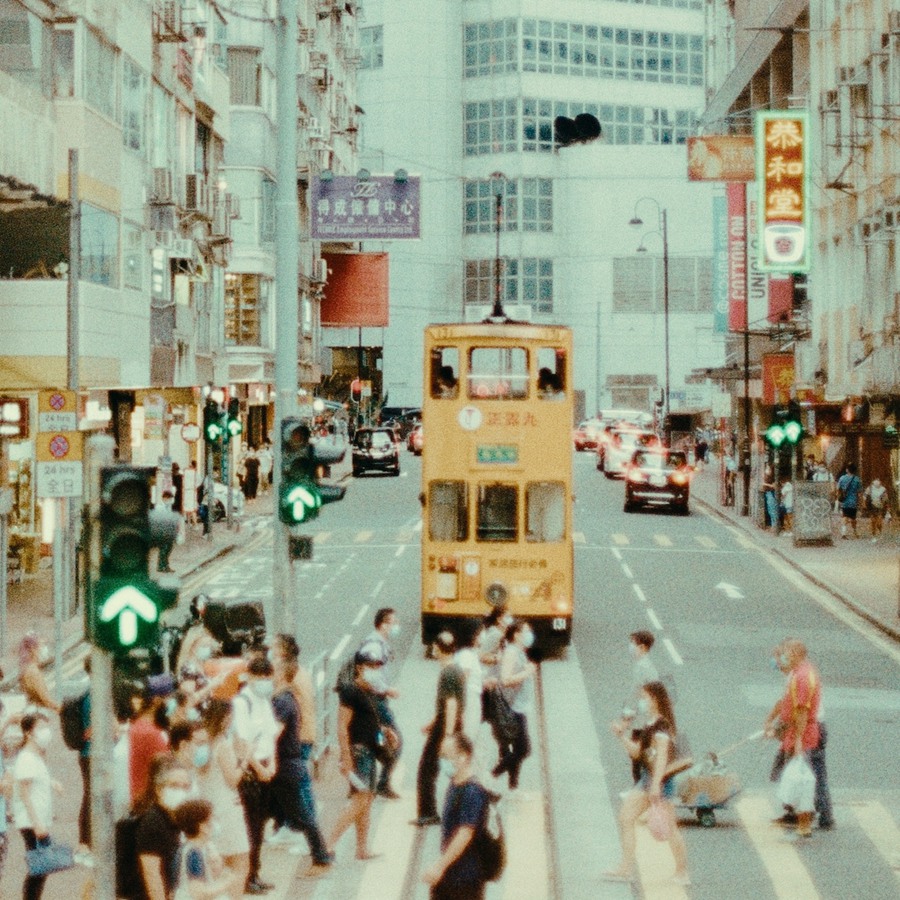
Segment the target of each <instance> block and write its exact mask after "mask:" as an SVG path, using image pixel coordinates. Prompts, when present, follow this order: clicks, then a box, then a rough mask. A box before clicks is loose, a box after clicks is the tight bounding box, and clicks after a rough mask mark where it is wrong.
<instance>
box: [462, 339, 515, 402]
mask: <svg viewBox="0 0 900 900" xmlns="http://www.w3.org/2000/svg"><path fill="white" fill-rule="evenodd" d="M467 380H468V386H469V387H468V394H469V397H470V398H472V399H473V400H523V399H524V398H525V397H527V396H528V353H527V352H526V350H525V348H524V347H473V348H472V349H471V350H470V351H469V371H468V375H467Z"/></svg>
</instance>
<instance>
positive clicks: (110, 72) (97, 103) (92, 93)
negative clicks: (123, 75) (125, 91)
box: [84, 29, 118, 119]
mask: <svg viewBox="0 0 900 900" xmlns="http://www.w3.org/2000/svg"><path fill="white" fill-rule="evenodd" d="M117 85H118V78H117V77H116V50H115V47H113V46H112V44H108V43H107V42H106V41H104V40H103V38H101V37H100V36H99V35H98V34H96V33H95V32H93V31H91V30H90V29H86V30H85V33H84V99H85V101H86V102H87V103H88V104H90V105H91V106H93V107H94V109H96V110H97V112H99V113H103V115H104V116H108V117H109V118H110V119H115V118H116V100H117V96H118V95H117V91H116V86H117Z"/></svg>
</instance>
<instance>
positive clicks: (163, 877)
mask: <svg viewBox="0 0 900 900" xmlns="http://www.w3.org/2000/svg"><path fill="white" fill-rule="evenodd" d="M190 786H191V779H190V774H189V773H188V771H187V769H185V768H184V766H183V765H182V764H181V763H180V762H179V761H178V760H177V759H175V757H173V756H172V755H171V754H168V753H167V754H165V755H163V756H157V757H156V758H155V759H154V760H153V762H152V763H151V766H150V771H149V782H148V788H147V791H146V793H145V794H144V796H143V797H142V798H141V799H140V800H139V801H138V802H137V804H136V805H135V809H134V814H135V815H136V816H137V818H138V823H137V827H136V829H135V836H134V850H135V854H136V856H137V862H138V872H139V874H140V883H141V890H142V893H141V894H140V895H139V896H138V897H137V898H136V900H171V898H172V897H173V895H174V893H175V888H176V887H177V885H178V853H179V848H180V846H181V833H180V831H179V828H178V825H177V824H176V822H175V810H177V809H178V807H179V806H181V804H182V803H184V801H185V800H187V799H188V791H189V790H190Z"/></svg>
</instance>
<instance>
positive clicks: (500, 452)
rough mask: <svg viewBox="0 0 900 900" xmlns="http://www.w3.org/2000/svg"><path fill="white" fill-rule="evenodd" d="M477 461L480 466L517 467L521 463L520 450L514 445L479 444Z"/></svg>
mask: <svg viewBox="0 0 900 900" xmlns="http://www.w3.org/2000/svg"><path fill="white" fill-rule="evenodd" d="M476 461H477V462H478V464H479V465H506V466H510V465H516V464H517V463H518V462H519V448H518V447H516V446H515V445H513V444H479V445H478V447H477V448H476Z"/></svg>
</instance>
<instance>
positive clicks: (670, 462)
mask: <svg viewBox="0 0 900 900" xmlns="http://www.w3.org/2000/svg"><path fill="white" fill-rule="evenodd" d="M634 464H635V465H636V466H638V467H639V468H641V469H659V470H665V471H667V472H672V471H674V470H675V469H681V468H683V467H684V466H686V465H687V457H686V456H685V455H684V454H683V453H635V454H634Z"/></svg>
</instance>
